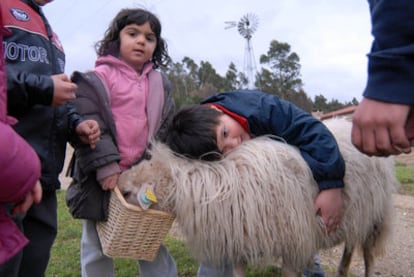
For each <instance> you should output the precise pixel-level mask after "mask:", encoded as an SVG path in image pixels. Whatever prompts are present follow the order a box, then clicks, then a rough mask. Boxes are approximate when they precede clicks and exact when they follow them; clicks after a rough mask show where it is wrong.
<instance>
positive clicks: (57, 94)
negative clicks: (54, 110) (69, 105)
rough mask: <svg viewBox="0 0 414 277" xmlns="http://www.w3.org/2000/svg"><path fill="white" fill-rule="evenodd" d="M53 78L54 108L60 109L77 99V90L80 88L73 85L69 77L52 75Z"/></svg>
mask: <svg viewBox="0 0 414 277" xmlns="http://www.w3.org/2000/svg"><path fill="white" fill-rule="evenodd" d="M51 78H52V81H53V100H52V106H53V107H58V106H60V105H63V104H65V103H66V102H68V101H69V100H73V99H75V98H76V95H75V90H76V89H77V87H78V86H77V85H76V84H75V83H72V81H71V80H70V79H69V77H68V76H66V75H65V74H58V75H52V76H51Z"/></svg>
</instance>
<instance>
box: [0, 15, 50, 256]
mask: <svg viewBox="0 0 414 277" xmlns="http://www.w3.org/2000/svg"><path fill="white" fill-rule="evenodd" d="M6 31H7V30H6V29H4V28H3V21H2V19H1V14H0V37H1V43H0V53H1V55H2V58H1V59H0V264H3V263H4V262H6V261H8V260H9V259H10V258H12V257H13V256H14V255H15V254H16V253H18V252H19V251H20V250H21V249H22V248H23V247H24V246H25V245H26V244H27V243H28V240H27V238H26V237H25V236H24V235H23V234H22V233H21V232H20V230H19V228H18V227H17V226H16V224H15V223H14V222H13V220H12V219H11V218H10V216H9V214H8V213H7V212H6V208H5V206H6V205H13V208H12V213H13V214H16V213H21V212H25V211H27V209H28V208H29V207H30V206H31V205H32V203H33V202H34V203H39V202H40V199H41V195H42V188H41V186H40V182H39V181H38V180H39V178H40V161H39V158H38V156H37V155H36V153H35V151H34V150H33V149H32V148H31V147H30V146H29V144H27V142H26V141H25V140H23V139H22V138H21V137H20V136H19V135H18V134H17V133H16V132H15V131H14V130H13V129H12V127H11V126H10V124H11V123H13V118H11V117H8V116H7V106H6V105H7V93H6V72H5V61H4V59H3V35H4V34H6ZM14 121H15V120H14Z"/></svg>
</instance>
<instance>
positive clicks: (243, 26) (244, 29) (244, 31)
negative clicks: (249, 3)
mask: <svg viewBox="0 0 414 277" xmlns="http://www.w3.org/2000/svg"><path fill="white" fill-rule="evenodd" d="M258 25H259V18H258V17H257V15H255V14H253V13H248V14H246V15H244V16H242V18H241V19H240V21H239V23H238V25H237V29H238V31H239V33H240V34H241V35H242V36H243V37H245V38H247V39H250V38H251V37H252V35H253V33H254V32H255V31H256V30H257V27H258Z"/></svg>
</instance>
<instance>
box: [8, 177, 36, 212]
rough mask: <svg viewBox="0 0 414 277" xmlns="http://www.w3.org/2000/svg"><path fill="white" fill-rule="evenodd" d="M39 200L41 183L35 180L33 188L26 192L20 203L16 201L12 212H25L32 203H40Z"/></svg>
mask: <svg viewBox="0 0 414 277" xmlns="http://www.w3.org/2000/svg"><path fill="white" fill-rule="evenodd" d="M41 200H42V185H41V184H40V182H39V181H37V182H36V184H35V185H34V187H33V189H32V190H31V191H29V192H28V193H27V194H26V196H25V198H24V199H23V200H22V201H21V202H20V203H17V204H16V205H15V206H14V208H13V210H12V214H13V215H16V214H19V213H24V212H27V210H28V209H29V208H30V207H31V206H32V204H33V203H36V204H38V203H40V201H41Z"/></svg>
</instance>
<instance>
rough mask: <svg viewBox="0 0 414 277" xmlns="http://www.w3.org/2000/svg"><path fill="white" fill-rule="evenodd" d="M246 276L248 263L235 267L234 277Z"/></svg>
mask: <svg viewBox="0 0 414 277" xmlns="http://www.w3.org/2000/svg"><path fill="white" fill-rule="evenodd" d="M245 276H246V263H238V264H236V265H234V266H233V277H245Z"/></svg>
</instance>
